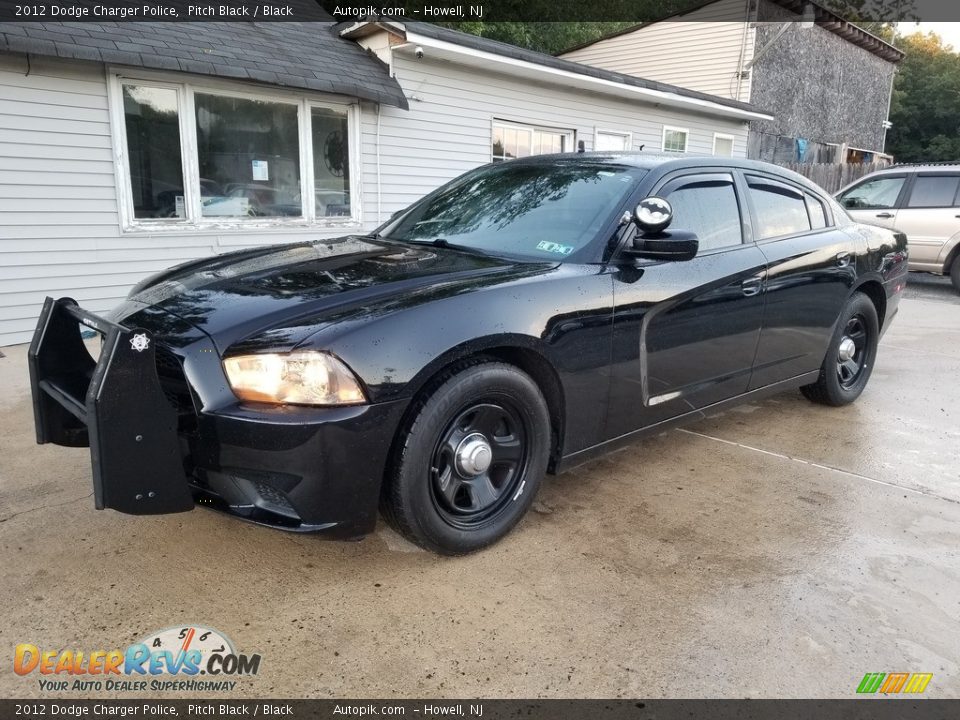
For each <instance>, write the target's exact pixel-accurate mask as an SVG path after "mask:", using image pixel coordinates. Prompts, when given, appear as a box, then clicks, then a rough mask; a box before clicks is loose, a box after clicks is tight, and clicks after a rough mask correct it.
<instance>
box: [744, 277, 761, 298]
mask: <svg viewBox="0 0 960 720" xmlns="http://www.w3.org/2000/svg"><path fill="white" fill-rule="evenodd" d="M762 289H763V278H758V277H752V278H747V279H746V280H744V281H743V282H742V283H740V292H742V293H743V294H744V295H745V296H746V297H752V296H754V295H759V294H760V291H761V290H762Z"/></svg>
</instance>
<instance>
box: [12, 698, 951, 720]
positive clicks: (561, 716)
mask: <svg viewBox="0 0 960 720" xmlns="http://www.w3.org/2000/svg"><path fill="white" fill-rule="evenodd" d="M958 714H960V700H934V699H928V700H925V699H921V698H913V699H907V698H904V697H902V696H901V697H897V698H886V697H875V696H871V697H870V698H862V699H860V698H858V699H851V700H469V699H467V700H69V699H67V700H0V717H2V718H4V719H5V720H13V719H15V718H46V719H47V720H61V719H63V720H67V719H72V718H104V717H114V718H120V717H122V718H211V717H212V718H223V717H232V718H241V717H242V718H252V717H257V718H266V719H267V720H272V719H275V718H297V719H300V718H303V719H310V720H359V719H361V718H363V719H365V720H366V719H367V718H404V719H405V720H410V719H411V718H413V719H415V720H443V719H450V720H459V719H460V718H464V719H469V720H568V719H569V720H695V719H697V718H708V719H709V720H735V719H736V720H948V719H950V720H952V719H953V718H956V717H957V716H958Z"/></svg>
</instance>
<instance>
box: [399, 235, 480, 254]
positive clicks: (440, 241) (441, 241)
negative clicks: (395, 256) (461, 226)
mask: <svg viewBox="0 0 960 720" xmlns="http://www.w3.org/2000/svg"><path fill="white" fill-rule="evenodd" d="M384 239H385V240H390V239H391V238H390V237H386V238H384ZM397 242H403V243H410V244H411V245H431V246H433V247H438V248H443V249H444V250H462V251H463V252H468V253H473V254H475V255H489V253H486V252H484V251H483V250H478V249H477V248H475V247H473V246H472V245H458V244H457V243H452V242H450V241H449V240H447V239H446V238H433V239H432V240H397Z"/></svg>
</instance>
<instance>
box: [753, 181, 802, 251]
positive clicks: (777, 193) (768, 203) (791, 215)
mask: <svg viewBox="0 0 960 720" xmlns="http://www.w3.org/2000/svg"><path fill="white" fill-rule="evenodd" d="M747 184H748V185H749V187H750V199H751V200H753V207H754V210H756V213H757V228H756V235H757V240H765V239H767V238H772V237H780V236H781V235H794V234H796V233H802V232H806V231H807V230H810V229H811V225H810V216H809V215H808V214H807V203H806V200H805V199H804V194H803V193H802V192H800V191H799V190H795V189H794V188H792V187H791V186H789V185H786V184H784V183H779V182H777V181H776V180H768V179H766V178H760V177H756V176H747Z"/></svg>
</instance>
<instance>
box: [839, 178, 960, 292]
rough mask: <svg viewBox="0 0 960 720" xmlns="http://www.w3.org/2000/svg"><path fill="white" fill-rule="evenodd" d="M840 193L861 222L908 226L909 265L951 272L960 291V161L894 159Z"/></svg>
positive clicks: (904, 231)
mask: <svg viewBox="0 0 960 720" xmlns="http://www.w3.org/2000/svg"><path fill="white" fill-rule="evenodd" d="M836 197H837V200H839V201H840V204H841V205H843V206H844V207H845V208H846V209H847V212H849V213H850V215H851V216H852V217H853V218H854V219H855V220H857V221H858V222H863V223H871V224H873V225H882V226H884V227H888V228H893V229H895V230H900V231H901V232H903V233H904V234H905V235H906V236H907V244H908V246H909V249H910V269H911V270H918V271H920V272H929V273H935V274H937V275H950V279H951V280H952V281H953V286H954V287H955V288H956V289H957V292H960V164H956V165H953V164H951V165H947V164H933V165H893V166H891V167H890V168H887V169H885V170H879V171H878V172H873V173H870V174H869V175H864V176H863V177H862V178H860V179H859V180H858V181H857V182H855V183H853V184H851V185H848V186H847V187H845V188H843V189H842V190H841V191H840V192H838V193H837V195H836Z"/></svg>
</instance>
